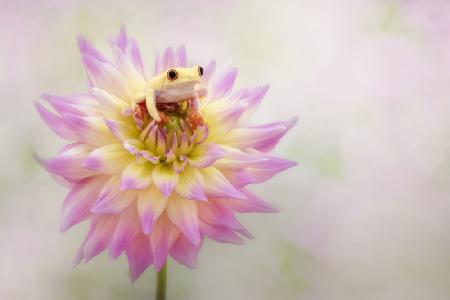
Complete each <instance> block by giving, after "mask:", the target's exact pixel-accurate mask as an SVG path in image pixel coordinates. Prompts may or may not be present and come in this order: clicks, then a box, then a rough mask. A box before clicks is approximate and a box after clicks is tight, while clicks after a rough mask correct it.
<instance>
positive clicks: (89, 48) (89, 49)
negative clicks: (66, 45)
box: [77, 35, 110, 63]
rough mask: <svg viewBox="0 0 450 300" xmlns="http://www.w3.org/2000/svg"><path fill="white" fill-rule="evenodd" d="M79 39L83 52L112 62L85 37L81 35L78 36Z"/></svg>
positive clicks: (81, 51)
mask: <svg viewBox="0 0 450 300" xmlns="http://www.w3.org/2000/svg"><path fill="white" fill-rule="evenodd" d="M77 41H78V48H79V49H80V53H81V54H87V55H89V56H92V57H93V58H95V59H97V60H99V61H101V62H108V63H109V62H110V61H109V60H108V59H106V58H105V57H104V56H103V54H101V53H100V52H99V51H98V50H97V49H95V47H94V46H93V45H92V44H91V43H90V42H89V41H88V40H87V39H86V38H85V37H83V36H81V35H80V36H78V37H77Z"/></svg>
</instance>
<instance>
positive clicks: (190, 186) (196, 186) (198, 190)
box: [175, 167, 207, 201]
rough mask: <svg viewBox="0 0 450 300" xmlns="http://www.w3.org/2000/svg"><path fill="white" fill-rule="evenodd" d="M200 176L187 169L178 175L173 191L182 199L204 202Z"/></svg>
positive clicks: (196, 172)
mask: <svg viewBox="0 0 450 300" xmlns="http://www.w3.org/2000/svg"><path fill="white" fill-rule="evenodd" d="M203 186H204V181H203V177H202V174H201V173H200V172H199V171H198V170H197V169H195V168H192V167H187V168H185V169H184V170H183V172H181V173H180V175H179V179H178V184H177V185H176V187H175V191H176V192H177V193H178V194H179V195H181V196H182V197H184V198H187V199H192V200H201V201H206V200H207V199H206V196H205V192H204V189H203Z"/></svg>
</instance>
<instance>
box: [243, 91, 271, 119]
mask: <svg viewBox="0 0 450 300" xmlns="http://www.w3.org/2000/svg"><path fill="white" fill-rule="evenodd" d="M268 90H269V85H268V84H266V85H263V86H261V87H257V88H255V89H251V90H249V91H247V93H245V94H243V95H242V96H241V97H242V98H241V99H240V101H239V103H243V104H245V106H246V109H245V112H244V113H243V114H242V115H241V117H240V118H239V122H238V124H243V123H244V122H246V121H247V120H248V119H250V117H251V116H252V115H253V113H254V112H255V111H256V109H257V108H258V106H259V104H260V103H261V100H262V99H263V98H264V96H265V95H266V93H267V91H268Z"/></svg>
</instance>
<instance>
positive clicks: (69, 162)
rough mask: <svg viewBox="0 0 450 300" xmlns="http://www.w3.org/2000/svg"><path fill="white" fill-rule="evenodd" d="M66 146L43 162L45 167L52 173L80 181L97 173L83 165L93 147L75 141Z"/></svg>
mask: <svg viewBox="0 0 450 300" xmlns="http://www.w3.org/2000/svg"><path fill="white" fill-rule="evenodd" d="M68 146H69V147H67V146H66V147H64V149H63V150H62V151H61V152H60V154H59V155H58V156H57V157H54V158H51V159H48V160H45V161H43V162H42V164H43V166H44V168H45V169H46V170H47V171H48V172H51V173H54V174H58V175H61V176H62V177H63V178H64V179H66V180H69V181H72V182H73V181H79V180H81V179H84V178H86V177H89V176H92V175H95V174H96V172H93V171H91V170H88V169H86V168H84V167H83V165H82V162H83V161H84V160H85V158H86V157H87V156H88V155H89V152H90V151H92V147H90V146H88V145H85V144H79V143H74V144H70V145H68Z"/></svg>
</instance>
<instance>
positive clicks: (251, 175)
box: [222, 154, 297, 188]
mask: <svg viewBox="0 0 450 300" xmlns="http://www.w3.org/2000/svg"><path fill="white" fill-rule="evenodd" d="M259 157H265V159H264V160H259V161H255V162H254V163H253V164H251V165H248V166H246V167H244V168H242V169H222V172H223V174H224V175H225V176H226V177H227V178H228V180H230V182H232V183H233V184H234V185H235V186H237V187H240V188H242V187H244V186H245V185H247V184H250V183H259V182H263V181H266V180H269V179H270V178H272V177H273V176H275V175H276V174H278V173H280V172H282V171H284V170H286V169H288V168H290V167H293V166H296V165H297V163H296V162H294V161H291V160H287V159H283V158H279V157H275V156H271V155H267V154H263V155H259Z"/></svg>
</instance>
